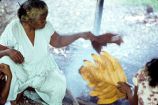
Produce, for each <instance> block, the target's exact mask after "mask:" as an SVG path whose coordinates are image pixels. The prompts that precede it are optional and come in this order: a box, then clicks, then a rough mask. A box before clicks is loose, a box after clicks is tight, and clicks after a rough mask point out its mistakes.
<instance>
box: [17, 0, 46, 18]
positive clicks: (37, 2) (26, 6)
mask: <svg viewBox="0 0 158 105" xmlns="http://www.w3.org/2000/svg"><path fill="white" fill-rule="evenodd" d="M32 8H37V9H45V8H46V9H47V12H48V8H47V4H46V3H45V2H44V1H42V0H27V1H25V2H24V3H23V4H21V5H20V8H19V9H18V13H17V15H18V17H19V19H20V20H21V19H22V16H27V15H28V14H27V11H30V10H31V9H32Z"/></svg>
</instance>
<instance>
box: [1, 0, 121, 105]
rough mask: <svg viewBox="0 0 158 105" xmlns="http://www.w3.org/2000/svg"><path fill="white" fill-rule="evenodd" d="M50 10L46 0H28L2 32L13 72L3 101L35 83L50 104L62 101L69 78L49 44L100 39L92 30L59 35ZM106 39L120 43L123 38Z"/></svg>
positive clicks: (3, 54)
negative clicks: (49, 12) (51, 20)
mask: <svg viewBox="0 0 158 105" xmlns="http://www.w3.org/2000/svg"><path fill="white" fill-rule="evenodd" d="M47 14H48V8H47V5H46V3H45V2H44V1H42V0H27V1H26V2H24V3H23V4H22V5H21V6H20V8H19V10H18V17H19V19H16V20H13V21H12V22H11V23H10V24H9V25H7V27H6V29H5V30H4V32H3V33H2V35H1V38H0V57H1V58H0V63H3V64H2V65H8V68H9V69H10V71H11V74H12V79H11V84H10V87H9V90H7V91H8V95H7V94H6V96H8V97H7V98H6V97H3V96H1V99H3V103H2V104H4V103H5V101H13V100H15V99H16V97H17V95H18V93H21V92H22V91H23V90H24V89H26V88H27V87H33V88H35V90H36V92H37V93H38V95H39V96H40V97H41V98H42V99H43V100H44V101H45V102H46V103H47V104H49V105H62V99H63V97H64V95H65V90H66V80H65V76H64V75H63V73H62V72H61V71H60V70H59V68H58V66H57V64H56V62H55V61H54V59H53V57H52V55H50V53H49V52H48V46H49V45H51V46H53V47H56V48H60V47H64V46H67V45H69V44H71V43H72V42H74V41H75V40H77V39H78V38H84V39H89V40H91V41H97V38H96V37H95V36H94V35H93V34H92V33H91V32H82V33H77V34H73V35H65V36H63V35H59V34H58V33H57V32H55V30H54V28H53V26H52V24H51V23H50V22H49V21H46V18H47ZM105 41H107V43H116V44H120V43H121V41H122V40H121V39H120V38H119V39H117V40H115V41H116V42H115V41H111V40H110V39H108V40H105ZM1 99H0V100H1ZM0 102H1V101H0Z"/></svg>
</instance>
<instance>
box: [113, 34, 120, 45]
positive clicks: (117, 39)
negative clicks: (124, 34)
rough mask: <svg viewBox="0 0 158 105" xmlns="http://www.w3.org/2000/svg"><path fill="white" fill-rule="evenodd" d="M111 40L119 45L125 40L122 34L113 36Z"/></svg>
mask: <svg viewBox="0 0 158 105" xmlns="http://www.w3.org/2000/svg"><path fill="white" fill-rule="evenodd" d="M111 42H112V43H116V44H117V45H120V44H121V43H122V42H123V40H122V38H121V36H113V37H112V38H111Z"/></svg>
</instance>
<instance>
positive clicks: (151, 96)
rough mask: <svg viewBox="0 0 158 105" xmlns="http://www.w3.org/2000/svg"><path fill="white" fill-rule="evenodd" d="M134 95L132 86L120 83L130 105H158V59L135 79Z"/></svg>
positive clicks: (148, 64) (150, 63)
mask: <svg viewBox="0 0 158 105" xmlns="http://www.w3.org/2000/svg"><path fill="white" fill-rule="evenodd" d="M133 82H134V85H135V88H134V94H132V90H131V88H130V86H129V85H128V84H126V83H123V82H119V83H118V88H119V89H120V91H122V92H125V93H126V95H127V99H128V100H129V102H130V105H158V58H155V59H152V60H151V61H150V62H148V63H147V64H146V66H145V68H143V69H142V70H140V71H139V72H138V73H137V74H136V75H135V77H134V78H133Z"/></svg>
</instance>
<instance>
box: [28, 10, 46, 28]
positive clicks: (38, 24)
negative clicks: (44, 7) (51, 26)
mask: <svg viewBox="0 0 158 105" xmlns="http://www.w3.org/2000/svg"><path fill="white" fill-rule="evenodd" d="M46 18H47V13H44V14H42V15H40V16H39V17H38V18H37V19H36V20H34V21H33V20H32V21H31V22H30V26H31V27H33V28H34V29H41V28H44V27H45V24H46Z"/></svg>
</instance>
